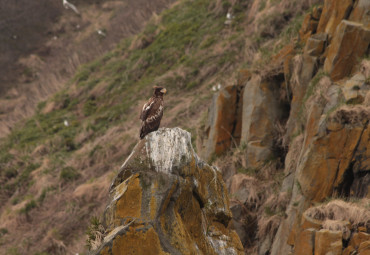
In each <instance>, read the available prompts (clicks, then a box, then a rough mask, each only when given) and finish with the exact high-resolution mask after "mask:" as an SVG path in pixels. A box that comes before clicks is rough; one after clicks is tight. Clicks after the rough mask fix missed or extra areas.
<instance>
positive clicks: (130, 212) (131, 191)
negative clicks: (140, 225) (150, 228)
mask: <svg viewBox="0 0 370 255" xmlns="http://www.w3.org/2000/svg"><path fill="white" fill-rule="evenodd" d="M141 195H142V188H141V186H140V180H139V178H138V177H136V178H133V180H131V181H130V182H129V183H128V184H127V190H126V192H125V193H124V194H123V196H122V197H121V198H120V199H119V200H118V201H117V205H116V217H118V218H121V219H123V218H125V217H128V216H130V217H135V218H139V217H140V215H141V213H140V210H141Z"/></svg>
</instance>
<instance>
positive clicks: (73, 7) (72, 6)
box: [63, 0, 80, 15]
mask: <svg viewBox="0 0 370 255" xmlns="http://www.w3.org/2000/svg"><path fill="white" fill-rule="evenodd" d="M63 6H64V8H66V9H72V10H73V11H74V12H75V13H76V14H77V15H80V12H79V11H78V9H77V7H76V6H74V5H73V4H71V3H70V2H68V1H67V0H63Z"/></svg>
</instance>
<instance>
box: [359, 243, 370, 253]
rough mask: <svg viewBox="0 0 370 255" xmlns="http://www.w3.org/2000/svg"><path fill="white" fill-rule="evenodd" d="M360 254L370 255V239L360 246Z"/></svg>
mask: <svg viewBox="0 0 370 255" xmlns="http://www.w3.org/2000/svg"><path fill="white" fill-rule="evenodd" d="M358 254H359V255H370V241H365V242H363V243H361V244H360V247H358Z"/></svg>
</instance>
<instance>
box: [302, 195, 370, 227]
mask: <svg viewBox="0 0 370 255" xmlns="http://www.w3.org/2000/svg"><path fill="white" fill-rule="evenodd" d="M369 206H370V200H369V199H366V198H364V199H362V200H361V201H360V202H359V203H351V202H345V201H342V200H333V201H330V202H329V203H327V204H323V205H319V206H316V207H311V208H309V209H308V210H307V211H306V213H307V216H309V217H312V218H314V219H316V220H321V221H325V220H332V221H349V222H350V223H351V225H352V228H354V229H356V228H357V227H358V226H365V227H366V228H367V229H369V228H370V210H369ZM329 223H332V222H328V223H327V225H326V226H328V227H330V226H332V227H333V226H334V225H333V224H329Z"/></svg>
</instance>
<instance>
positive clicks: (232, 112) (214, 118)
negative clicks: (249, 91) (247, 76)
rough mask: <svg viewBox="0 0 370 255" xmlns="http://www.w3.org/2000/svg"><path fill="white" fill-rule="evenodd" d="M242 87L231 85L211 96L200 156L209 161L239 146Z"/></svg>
mask: <svg viewBox="0 0 370 255" xmlns="http://www.w3.org/2000/svg"><path fill="white" fill-rule="evenodd" d="M242 90H243V87H241V86H238V85H231V86H226V87H225V88H222V89H221V90H220V91H219V92H217V93H216V94H215V95H214V96H213V100H212V105H211V107H210V110H209V118H208V123H207V126H206V128H205V129H206V131H205V132H206V139H207V140H206V141H205V143H204V148H202V156H203V157H204V158H205V159H209V158H211V157H212V155H214V154H216V155H221V154H222V153H223V152H225V151H226V150H227V149H229V148H230V146H231V145H232V144H233V143H234V144H239V142H240V134H241V122H242V121H241V116H242V108H241V107H242V105H243V96H242Z"/></svg>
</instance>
